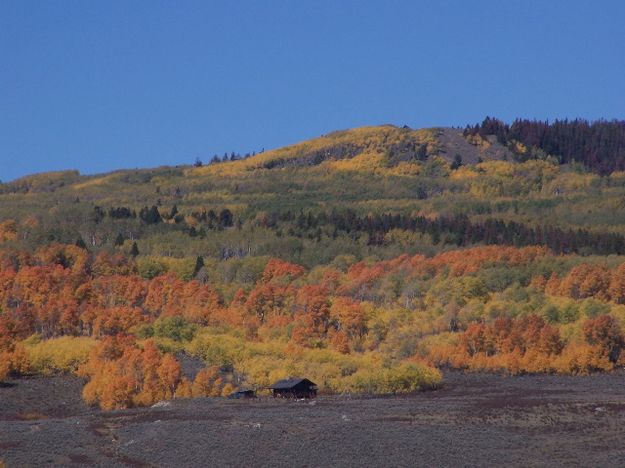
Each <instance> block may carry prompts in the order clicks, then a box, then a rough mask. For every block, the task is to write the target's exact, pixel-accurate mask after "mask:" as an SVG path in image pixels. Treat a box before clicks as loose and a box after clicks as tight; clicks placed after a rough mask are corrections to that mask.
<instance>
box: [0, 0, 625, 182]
mask: <svg viewBox="0 0 625 468" xmlns="http://www.w3.org/2000/svg"><path fill="white" fill-rule="evenodd" d="M486 115H493V116H497V117H500V118H502V119H504V120H508V121H509V120H512V119H513V118H515V117H529V118H538V119H554V118H559V117H585V118H589V119H596V118H601V117H604V118H608V119H612V118H619V119H623V118H625V2H623V1H620V0H614V1H607V0H606V1H590V0H585V1H574V0H560V1H557V0H551V1H544V0H540V1H538V0H537V1H527V0H526V1H523V2H520V1H504V0H492V1H479V0H473V1H464V0H457V1H434V0H431V1H428V2H424V1H423V2H419V1H390V0H386V1H379V2H378V1H343V0H334V1H324V0H315V1H296V0H292V1H284V2H278V1H270V0H268V1H216V0H205V1H184V0H181V1H176V2H174V1H155V0H149V1H148V0H145V1H142V2H137V1H129V0H124V1H108V0H107V1H99V2H96V1H82V0H80V1H69V0H64V1H41V0H36V1H27V0H2V1H0V180H3V181H7V180H11V179H13V178H16V177H19V176H22V175H25V174H28V173H32V172H42V171H48V170H56V169H64V168H75V169H79V170H80V171H81V172H82V173H94V172H102V171H108V170H112V169H116V168H127V167H150V166H158V165H165V164H167V165H175V164H190V163H192V162H193V160H194V159H195V158H196V157H200V158H201V159H203V160H205V161H206V160H208V159H209V158H210V157H211V156H212V155H213V154H215V153H219V154H223V153H224V152H225V151H228V152H230V151H233V150H234V151H237V152H241V153H245V152H247V151H252V150H259V149H261V148H263V147H264V148H267V149H269V148H273V147H278V146H283V145H286V144H290V143H294V142H296V141H300V140H302V139H307V138H310V137H313V136H317V135H319V134H322V133H326V132H328V131H331V130H335V129H341V128H349V127H354V126H360V125H366V124H381V123H394V124H398V125H403V124H408V125H410V126H412V127H427V126H439V125H462V126H464V125H465V124H467V123H475V122H478V121H481V120H482V118H483V117H484V116H486Z"/></svg>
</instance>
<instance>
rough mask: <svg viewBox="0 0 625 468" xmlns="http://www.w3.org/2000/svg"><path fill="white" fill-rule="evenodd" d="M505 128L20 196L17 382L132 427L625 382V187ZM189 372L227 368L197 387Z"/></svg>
mask: <svg viewBox="0 0 625 468" xmlns="http://www.w3.org/2000/svg"><path fill="white" fill-rule="evenodd" d="M554 125H555V124H554ZM558 125H560V124H558ZM572 125H578V123H574V124H572ZM614 125H617V126H618V125H619V124H616V123H615V124H614ZM518 127H519V124H517V127H514V128H518ZM501 128H502V127H499V126H497V125H495V124H493V123H492V121H490V120H486V121H485V122H484V123H483V124H482V125H481V126H478V127H477V130H476V129H475V128H473V127H470V128H467V129H465V130H464V131H463V130H459V129H454V128H435V129H422V130H412V129H409V128H398V127H394V126H389V125H385V126H380V127H364V128H359V129H353V130H346V131H339V132H333V133H331V134H328V135H324V136H322V137H319V138H316V139H313V140H309V141H305V142H302V143H299V144H296V145H292V146H288V147H285V148H280V149H276V150H272V151H267V152H263V153H261V154H258V155H254V156H251V157H249V158H244V159H239V160H232V161H224V162H215V163H212V164H208V165H203V166H200V165H194V166H177V167H160V168H154V169H141V170H120V171H115V172H111V173H107V174H99V175H90V176H85V175H80V174H79V173H78V172H76V171H65V172H56V173H47V174H38V175H32V176H28V177H25V178H22V179H18V180H16V181H12V182H9V183H5V184H2V185H0V358H1V361H0V362H1V363H2V365H0V377H3V376H5V375H8V374H14V375H20V374H26V373H36V374H44V375H47V374H55V373H59V372H71V373H77V374H79V375H80V376H81V377H83V378H84V379H85V381H86V382H87V385H86V386H85V387H84V391H83V396H84V398H85V400H86V401H88V402H89V403H92V404H99V405H100V406H101V407H103V408H105V409H112V408H125V407H130V406H145V405H150V404H152V403H154V402H155V401H158V400H161V399H165V398H172V397H174V396H176V397H185V398H186V397H191V396H207V395H210V396H215V395H225V394H228V393H229V392H230V391H232V390H233V389H234V388H236V387H238V386H254V387H264V386H267V385H269V384H270V383H271V382H272V381H274V380H276V379H278V378H283V377H286V376H288V375H306V376H308V377H310V378H311V379H312V380H314V381H317V382H318V383H319V384H320V387H321V391H322V392H324V393H341V392H356V393H404V392H413V391H416V390H423V389H430V388H438V387H439V386H440V384H441V378H442V377H441V374H440V372H439V370H438V369H437V367H440V366H447V367H454V368H462V369H471V370H481V369H488V370H506V371H507V372H510V373H514V374H518V373H528V372H529V373H536V372H548V373H565V374H580V373H592V372H598V371H610V370H612V369H615V368H616V367H618V366H620V365H621V364H622V363H623V359H624V356H621V349H622V348H623V347H624V346H625V337H624V336H623V333H622V332H621V326H622V325H623V324H624V320H625V306H624V305H623V304H624V303H625V270H624V269H625V263H624V262H625V257H623V255H625V205H624V204H623V200H625V174H624V173H622V172H618V171H612V172H610V173H609V174H604V173H603V172H601V171H595V167H593V166H592V165H588V166H585V165H582V164H579V163H577V162H574V161H572V160H571V159H570V157H569V156H570V155H569V153H562V154H551V153H548V152H546V151H545V150H544V149H543V147H542V146H541V145H542V143H541V142H537V143H536V144H534V145H529V143H528V144H526V143H527V141H526V143H523V142H521V141H520V140H517V139H515V138H512V136H511V135H514V134H515V133H514V132H515V131H516V130H514V131H513V129H512V127H510V128H507V129H505V128H504V130H505V131H504V130H501ZM523 128H524V127H523ZM541 128H543V127H541ZM548 128H549V129H551V127H548ZM558 128H560V127H558ZM565 128H566V126H565ZM592 128H595V127H592ZM601 128H603V127H601ZM549 131H552V130H549ZM502 132H503V133H502ZM554 132H555V131H554ZM558 132H560V130H558ZM558 132H555V133H554V135H561V134H563V133H562V132H560V133H558ZM592 132H594V130H592V131H591V134H592ZM517 133H518V132H517ZM530 133H531V132H529V133H528V134H530ZM614 135H615V137H614V138H611V137H609V138H607V139H606V141H605V142H604V143H602V144H601V145H602V147H605V148H607V147H611V146H614V147H618V145H619V144H620V143H618V141H619V138H620V137H619V136H618V135H619V134H618V132H616V133H614ZM528 138H529V137H528ZM553 138H555V137H553ZM576 138H577V137H576ZM557 139H558V141H560V144H561V145H563V142H564V141H566V139H564V138H563V137H561V136H558V137H557ZM592 139H593V143H592V144H589V145H588V148H591V149H592V148H593V147H594V146H596V145H597V143H596V142H595V139H594V137H592ZM549 141H551V140H549V139H545V144H547V142H549ZM601 145H600V146H601ZM561 147H564V146H561ZM567 151H568V150H567ZM571 154H572V153H571ZM567 155H569V156H567ZM602 167H605V166H602ZM181 353H182V354H190V355H193V356H196V357H198V358H201V359H202V360H203V361H204V362H205V363H206V365H207V367H206V368H205V369H204V370H203V371H202V372H200V373H199V374H198V375H197V377H196V378H195V379H194V380H193V381H191V380H189V379H187V378H185V377H183V375H182V374H181V372H180V364H179V358H177V357H176V356H178V357H179V356H180V355H181ZM129 376H132V378H131V377H129Z"/></svg>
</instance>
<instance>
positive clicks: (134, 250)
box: [130, 242, 139, 258]
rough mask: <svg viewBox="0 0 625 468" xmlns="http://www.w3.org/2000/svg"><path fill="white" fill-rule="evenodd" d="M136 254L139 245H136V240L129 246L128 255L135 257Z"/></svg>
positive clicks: (137, 253)
mask: <svg viewBox="0 0 625 468" xmlns="http://www.w3.org/2000/svg"><path fill="white" fill-rule="evenodd" d="M137 255H139V247H137V243H136V242H133V243H132V247H131V248H130V256H131V257H133V258H135V257H136V256H137Z"/></svg>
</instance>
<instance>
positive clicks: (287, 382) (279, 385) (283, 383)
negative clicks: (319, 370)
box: [269, 377, 317, 390]
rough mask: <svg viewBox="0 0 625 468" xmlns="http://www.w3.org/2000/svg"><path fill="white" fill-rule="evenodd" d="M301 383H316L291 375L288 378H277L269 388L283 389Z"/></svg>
mask: <svg viewBox="0 0 625 468" xmlns="http://www.w3.org/2000/svg"><path fill="white" fill-rule="evenodd" d="M301 383H304V384H308V385H314V386H316V385H317V384H316V383H314V382H312V381H310V380H308V379H306V378H303V377H293V378H290V379H283V380H278V381H277V382H276V383H275V384H273V385H271V386H270V387H269V388H271V389H274V390H284V389H289V388H293V387H295V386H297V385H299V384H301Z"/></svg>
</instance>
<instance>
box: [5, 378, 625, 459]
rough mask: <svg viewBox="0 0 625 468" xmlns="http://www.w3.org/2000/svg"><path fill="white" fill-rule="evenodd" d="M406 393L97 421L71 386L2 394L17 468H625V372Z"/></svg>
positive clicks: (64, 382) (460, 383)
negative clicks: (80, 467)
mask: <svg viewBox="0 0 625 468" xmlns="http://www.w3.org/2000/svg"><path fill="white" fill-rule="evenodd" d="M445 380H446V383H445V386H444V388H443V389H441V390H438V391H433V392H425V393H420V394H417V395H410V396H405V397H381V398H367V397H339V396H334V397H320V398H318V399H317V400H313V401H284V400H273V399H269V398H259V399H257V400H226V399H220V398H214V399H212V398H206V399H196V400H176V401H172V402H168V403H164V404H162V405H157V407H152V408H143V409H132V410H126V411H115V412H102V411H99V410H95V409H93V408H89V407H87V406H85V405H84V404H83V403H82V401H81V400H80V389H81V386H82V383H81V382H80V381H79V380H78V379H74V378H68V377H55V378H24V379H19V380H14V381H12V382H10V383H9V384H4V385H3V386H2V387H0V459H2V460H4V461H5V462H6V463H7V465H8V466H9V467H11V466H46V465H68V464H74V465H85V466H87V465H88V466H176V467H186V466H311V467H312V466H384V467H389V466H500V465H506V466H625V443H624V441H625V385H624V383H625V373H622V372H619V373H614V374H609V375H594V376H590V377H559V376H523V377H504V376H498V375H488V374H463V373H459V372H451V373H447V374H446V377H445Z"/></svg>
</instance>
